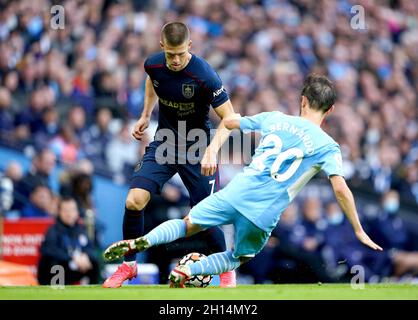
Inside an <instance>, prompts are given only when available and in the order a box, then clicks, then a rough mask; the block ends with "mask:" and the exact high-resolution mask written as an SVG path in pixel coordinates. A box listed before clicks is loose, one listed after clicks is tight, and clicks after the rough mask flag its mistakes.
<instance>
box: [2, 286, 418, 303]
mask: <svg viewBox="0 0 418 320" xmlns="http://www.w3.org/2000/svg"><path fill="white" fill-rule="evenodd" d="M394 299H396V300H418V285H411V284H373V285H367V284H366V285H365V287H364V289H353V288H351V286H350V284H322V285H320V284H286V285H285V284H279V285H239V286H237V288H233V289H223V288H220V287H216V286H212V287H208V288H204V289H202V288H186V289H170V288H168V286H163V285H153V286H145V285H129V286H124V287H122V288H119V289H104V288H102V287H101V286H98V285H95V286H66V287H65V288H64V289H54V288H51V287H49V286H33V287H0V300H394Z"/></svg>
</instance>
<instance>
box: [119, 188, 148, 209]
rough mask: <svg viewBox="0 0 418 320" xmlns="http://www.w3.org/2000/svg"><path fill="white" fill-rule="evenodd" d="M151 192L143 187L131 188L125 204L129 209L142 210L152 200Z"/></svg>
mask: <svg viewBox="0 0 418 320" xmlns="http://www.w3.org/2000/svg"><path fill="white" fill-rule="evenodd" d="M150 197H151V195H150V193H149V192H148V191H146V190H143V189H131V190H130V191H129V193H128V196H127V197H126V201H125V206H126V208H127V209H129V210H137V211H139V210H142V209H144V208H145V206H146V205H147V204H148V202H149V200H150Z"/></svg>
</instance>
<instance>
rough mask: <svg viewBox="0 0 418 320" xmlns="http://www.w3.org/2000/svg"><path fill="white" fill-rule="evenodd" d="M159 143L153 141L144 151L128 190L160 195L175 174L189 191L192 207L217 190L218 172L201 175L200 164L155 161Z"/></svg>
mask: <svg viewBox="0 0 418 320" xmlns="http://www.w3.org/2000/svg"><path fill="white" fill-rule="evenodd" d="M159 145H160V143H159V142H156V141H153V142H152V143H151V144H150V145H149V146H148V147H147V148H146V150H145V154H144V157H143V158H142V160H141V161H140V162H139V163H138V164H137V165H136V166H135V169H134V172H133V175H132V178H131V182H130V188H131V189H133V188H141V189H145V190H147V191H149V192H150V193H151V194H160V193H161V190H162V188H163V186H164V184H165V183H166V182H167V181H168V180H170V178H171V177H173V176H174V175H175V174H176V173H178V174H179V176H180V178H181V180H182V181H183V183H184V185H185V186H186V188H187V190H188V191H189V195H190V205H191V206H194V205H195V204H197V203H199V202H200V201H201V200H203V199H204V198H206V197H207V196H208V195H210V194H212V193H214V192H216V191H218V190H219V172H218V170H217V171H216V172H215V174H214V175H212V176H204V175H202V174H201V166H200V163H196V164H190V163H186V164H179V163H178V162H176V163H172V164H171V163H164V164H161V163H159V162H158V161H157V159H156V150H157V147H158V146H159Z"/></svg>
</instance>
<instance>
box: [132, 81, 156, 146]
mask: <svg viewBox="0 0 418 320" xmlns="http://www.w3.org/2000/svg"><path fill="white" fill-rule="evenodd" d="M157 98H158V96H157V93H156V92H155V90H154V87H153V85H152V81H151V79H150V77H147V80H146V82H145V97H144V110H143V111H142V114H141V118H139V120H138V121H137V122H136V124H135V127H134V129H133V131H132V136H133V137H134V138H135V139H136V140H142V138H143V137H144V134H145V130H146V129H147V128H148V126H149V123H150V119H151V114H152V110H154V107H155V103H156V102H157Z"/></svg>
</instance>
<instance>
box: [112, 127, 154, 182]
mask: <svg viewBox="0 0 418 320" xmlns="http://www.w3.org/2000/svg"><path fill="white" fill-rule="evenodd" d="M131 129H132V126H131V125H130V124H129V123H124V124H123V125H122V127H121V129H120V131H119V133H118V135H117V136H115V137H113V138H112V140H111V141H110V142H109V144H108V145H107V148H106V160H107V165H108V167H109V168H110V170H111V171H112V173H113V174H115V175H116V177H117V176H125V177H126V176H127V175H128V174H129V173H128V172H132V170H133V168H134V166H135V164H136V163H138V159H141V158H142V156H143V155H144V152H145V146H147V145H148V138H147V137H144V139H143V140H142V141H140V142H135V141H134V140H133V139H132V136H131ZM122 181H126V179H125V178H123V180H122Z"/></svg>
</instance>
